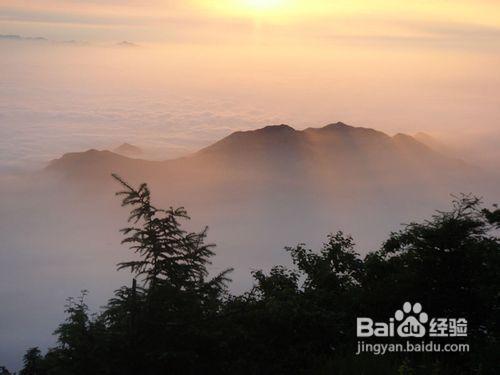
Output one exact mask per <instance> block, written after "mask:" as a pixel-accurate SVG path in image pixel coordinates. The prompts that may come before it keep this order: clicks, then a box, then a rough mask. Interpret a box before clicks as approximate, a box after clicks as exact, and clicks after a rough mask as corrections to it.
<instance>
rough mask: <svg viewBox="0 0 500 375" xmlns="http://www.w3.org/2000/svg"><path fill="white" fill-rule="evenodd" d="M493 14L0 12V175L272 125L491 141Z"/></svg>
mask: <svg viewBox="0 0 500 375" xmlns="http://www.w3.org/2000/svg"><path fill="white" fill-rule="evenodd" d="M499 15H500V3H499V2H497V1H493V0H480V1H471V0H455V1H445V0H433V1H427V0H419V1H406V2H401V1H389V0H373V1H360V0H349V1H347V0H339V1H320V0H308V1H303V0H268V1H264V0H220V1H208V0H188V1H186V0H184V1H178V0H151V1H135V0H132V1H118V0H104V1H93V0H90V1H83V0H37V1H20V0H4V1H2V2H1V4H0V53H1V56H2V59H1V60H0V74H1V75H0V99H1V100H0V136H1V137H0V139H1V140H0V172H1V171H4V172H5V171H8V172H12V171H17V170H20V169H25V168H29V167H31V168H32V169H33V168H40V167H41V166H43V165H44V163H45V162H47V161H48V160H51V159H53V158H56V157H59V156H60V155H61V154H62V153H65V152H69V151H80V150H84V149H88V148H113V147H115V146H117V145H119V144H121V143H122V142H129V143H134V144H138V145H139V146H141V147H143V148H145V149H147V150H148V151H149V156H150V157H151V158H156V159H165V158H171V157H176V156H180V155H183V154H186V153H189V152H191V151H194V150H197V149H199V148H200V147H203V146H205V145H208V144H210V143H211V142H213V141H216V140H218V139H219V138H221V137H222V136H225V135H227V134H229V133H231V132H232V131H234V130H241V129H250V128H258V127H261V126H264V125H268V124H274V123H288V124H290V125H292V126H294V127H296V128H305V127H308V126H323V125H326V124H328V123H333V122H337V121H343V122H346V123H349V124H352V125H359V126H366V127H374V128H377V129H380V130H382V131H386V132H388V133H390V134H394V133H397V132H406V133H414V132H418V131H425V132H428V133H431V134H434V135H438V136H445V137H448V138H450V139H455V140H456V139H466V140H468V141H469V143H471V145H470V147H469V148H468V149H467V150H469V149H473V146H475V145H477V144H480V143H481V142H483V141H485V142H487V141H489V142H490V143H491V140H494V142H493V143H496V141H497V140H500V136H499V135H498V123H499V120H500V105H499V103H498V102H499V98H500V95H499V94H500V85H499V83H500V74H499V73H498V66H499V63H500V43H499V42H500V17H499ZM494 149H495V147H494V146H493V145H489V146H488V150H491V153H494ZM468 152H469V151H468ZM470 152H472V151H470ZM488 152H489V151H488ZM488 155H489V153H488Z"/></svg>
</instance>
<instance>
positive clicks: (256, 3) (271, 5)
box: [242, 0, 285, 11]
mask: <svg viewBox="0 0 500 375" xmlns="http://www.w3.org/2000/svg"><path fill="white" fill-rule="evenodd" d="M284 2H285V1H284V0H242V3H243V5H244V6H246V7H248V8H250V9H254V10H257V11H266V10H271V9H276V8H278V7H280V6H283V5H284Z"/></svg>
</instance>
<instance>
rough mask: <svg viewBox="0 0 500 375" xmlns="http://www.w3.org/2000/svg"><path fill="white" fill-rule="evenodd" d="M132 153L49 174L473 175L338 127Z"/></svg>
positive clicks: (69, 162) (401, 143)
mask: <svg viewBox="0 0 500 375" xmlns="http://www.w3.org/2000/svg"><path fill="white" fill-rule="evenodd" d="M132 148H134V146H131V145H122V146H120V148H119V149H117V150H115V151H116V152H110V151H97V150H89V151H87V152H82V153H70V154H65V155H64V156H62V157H61V158H60V159H57V160H54V161H52V162H51V163H50V165H49V166H48V167H47V170H48V171H53V172H56V173H57V174H59V175H62V176H65V177H69V178H71V179H75V178H76V179H78V178H83V179H89V178H91V179H92V180H93V181H95V180H96V179H97V180H98V179H102V178H106V179H108V178H109V175H110V173H119V174H123V175H124V176H128V177H129V178H132V179H133V180H135V179H142V180H146V181H151V180H153V181H155V180H161V179H162V178H166V177H167V176H169V180H170V182H169V183H170V184H172V180H174V181H178V180H182V179H186V178H187V177H189V176H191V177H194V176H199V177H203V178H205V179H207V180H211V182H214V181H216V180H220V179H222V180H230V181H231V183H236V182H238V181H239V180H241V179H243V180H248V179H252V180H253V183H254V184H260V183H262V182H263V180H267V182H269V183H271V182H272V180H276V179H281V180H283V179H285V180H288V181H293V183H294V185H295V184H296V183H297V179H302V181H303V182H307V181H310V182H314V181H316V182H317V183H326V184H327V185H331V184H332V183H333V184H334V185H335V186H336V187H341V186H342V185H345V184H347V185H351V184H353V183H354V184H358V185H359V186H360V185H363V184H367V183H368V184H370V185H373V184H380V183H384V184H385V183H391V182H395V181H401V182H405V181H406V182H409V180H411V181H414V182H415V181H419V180H420V179H426V180H427V179H429V178H432V177H433V176H434V177H435V178H439V179H440V180H442V179H443V178H444V177H446V176H448V177H450V178H451V177H456V176H463V175H464V174H466V173H469V172H470V171H472V170H473V168H472V167H470V166H468V165H466V164H465V163H464V162H462V161H460V160H458V159H454V158H450V157H448V156H445V155H443V154H441V153H439V152H437V151H435V150H433V149H431V148H430V147H428V146H426V145H425V144H423V143H421V142H419V141H418V140H416V139H415V138H413V137H411V136H409V135H404V134H398V135H396V136H394V137H391V136H389V135H387V134H385V133H383V132H380V131H377V130H374V129H369V128H362V127H353V126H349V125H346V124H344V123H341V122H339V123H335V124H330V125H327V126H325V127H322V128H308V129H305V130H295V129H293V128H292V127H290V126H288V125H275V126H266V127H264V128H262V129H257V130H251V131H238V132H235V133H232V134H230V135H229V136H227V137H225V138H223V139H222V140H220V141H218V142H216V143H214V144H212V145H210V146H208V147H206V148H204V149H202V150H200V151H198V152H196V153H194V154H191V155H188V156H186V157H183V158H179V159H174V160H167V161H160V162H158V161H147V160H140V159H131V158H128V157H126V156H123V154H125V153H124V152H123V151H130V149H132ZM118 151H122V152H120V153H121V154H122V155H119V154H118ZM134 151H136V150H135V148H134ZM304 179H305V180H304ZM311 179H312V180H311Z"/></svg>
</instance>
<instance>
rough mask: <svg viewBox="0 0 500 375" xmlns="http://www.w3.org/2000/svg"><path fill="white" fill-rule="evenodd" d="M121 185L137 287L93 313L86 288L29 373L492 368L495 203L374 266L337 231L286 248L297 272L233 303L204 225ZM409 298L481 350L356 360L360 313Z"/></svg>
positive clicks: (467, 206) (442, 216)
mask: <svg viewBox="0 0 500 375" xmlns="http://www.w3.org/2000/svg"><path fill="white" fill-rule="evenodd" d="M115 178H116V179H117V180H118V181H119V182H120V183H121V184H122V186H123V187H124V190H123V191H121V192H119V193H118V195H120V196H121V197H122V198H123V200H122V204H123V205H124V206H129V207H130V208H131V214H130V217H129V222H130V226H129V227H127V228H125V229H123V233H124V235H125V239H124V241H123V242H124V243H125V244H127V245H129V246H130V248H131V249H132V250H133V251H134V252H135V253H136V258H135V259H134V260H131V261H127V262H124V263H120V264H119V266H118V267H119V268H120V269H128V270H130V271H131V273H132V275H133V279H132V282H131V285H130V286H123V287H122V288H120V289H119V290H117V291H116V292H115V296H114V298H112V299H111V300H110V301H109V303H108V305H107V306H106V307H105V308H104V309H103V311H102V312H101V313H100V314H98V315H95V316H92V315H89V312H88V307H87V305H86V303H85V296H86V292H83V293H82V296H81V297H80V298H78V299H76V300H73V299H70V300H69V301H68V305H67V307H66V312H67V319H66V321H65V322H64V323H63V324H61V325H60V326H59V328H58V329H57V330H56V332H55V334H56V335H57V337H58V345H57V346H56V347H55V348H52V349H50V350H49V351H48V353H47V354H46V355H45V356H43V357H42V356H41V353H40V351H39V350H38V349H36V348H34V349H30V350H29V351H28V353H27V354H26V356H25V358H24V363H25V367H24V369H23V370H22V372H21V374H104V375H105V374H146V375H147V374H164V373H165V374H167V373H168V374H212V373H213V374H226V373H227V374H332V373H334V374H494V373H495V370H496V367H495V365H496V364H497V363H496V360H497V354H498V351H499V349H500V346H499V343H498V338H499V319H498V316H500V315H499V312H500V311H499V309H500V294H499V290H500V276H499V275H500V239H499V237H498V229H499V222H500V221H499V217H500V211H499V210H498V207H496V206H495V207H493V210H489V209H486V208H484V207H483V206H482V203H481V201H480V200H479V199H477V198H475V197H473V196H461V197H459V198H457V199H456V200H455V201H454V203H453V207H452V209H451V210H450V211H449V212H437V213H436V214H435V215H434V216H433V217H431V219H430V220H428V221H425V222H423V223H411V224H409V225H406V226H405V227H404V228H403V229H402V230H401V231H399V232H395V233H392V234H391V235H390V236H389V238H388V240H387V241H386V242H385V243H384V245H383V246H382V248H381V249H380V250H378V251H375V252H372V253H369V254H368V255H367V256H366V257H365V258H364V259H362V258H361V257H360V256H359V255H358V254H357V253H356V252H355V251H354V242H353V239H352V238H351V237H350V236H346V235H344V234H343V233H341V232H338V233H336V234H333V235H330V236H328V239H327V241H326V243H325V244H324V245H323V247H322V248H321V249H320V250H319V251H317V252H316V251H313V250H311V249H309V248H307V247H306V245H304V244H299V245H297V246H295V247H288V248H286V250H287V252H288V253H289V254H290V257H291V260H292V264H293V266H291V267H285V266H275V267H273V268H272V269H271V270H270V271H269V272H264V271H256V272H254V273H253V277H254V280H255V284H254V286H253V288H252V289H251V290H249V291H248V292H246V293H244V294H241V295H237V296H234V295H230V294H229V293H228V292H227V283H228V279H227V274H228V272H229V271H230V270H226V271H224V272H222V273H220V274H219V275H216V276H215V277H213V278H210V277H209V276H210V275H209V272H208V270H207V266H208V265H209V264H210V258H211V257H212V256H213V255H214V251H213V245H207V244H205V240H206V233H207V230H206V229H204V230H202V231H201V232H198V233H190V232H186V231H185V230H184V229H182V226H181V222H182V221H183V220H186V219H188V216H187V213H186V211H185V210H184V209H183V208H178V209H174V208H169V209H167V210H163V209H158V208H156V207H155V206H154V205H153V204H152V203H151V196H150V191H149V189H148V187H147V185H145V184H143V185H141V186H140V187H139V189H134V188H133V187H131V186H130V185H128V184H127V183H126V182H124V181H123V180H121V179H120V178H119V177H117V176H115ZM407 300H408V301H419V302H421V303H422V304H423V305H424V306H425V309H426V311H427V312H428V313H429V314H432V315H434V316H457V317H462V316H464V317H467V318H468V320H469V327H470V329H469V337H468V340H469V341H468V342H469V343H470V345H471V347H472V352H471V353H470V354H469V355H464V354H449V355H447V356H443V355H439V353H437V354H436V355H432V354H427V355H425V356H423V355H419V354H418V353H416V354H414V355H410V354H407V355H404V354H387V355H385V356H379V357H376V356H371V355H367V354H364V355H360V356H356V355H355V353H356V333H355V317H357V316H371V317H373V318H374V319H383V320H386V319H387V318H388V317H389V316H391V314H394V311H395V310H396V309H398V308H400V307H401V304H402V302H404V301H407ZM34 369H36V370H34ZM34 371H35V372H34ZM44 371H45V372H44Z"/></svg>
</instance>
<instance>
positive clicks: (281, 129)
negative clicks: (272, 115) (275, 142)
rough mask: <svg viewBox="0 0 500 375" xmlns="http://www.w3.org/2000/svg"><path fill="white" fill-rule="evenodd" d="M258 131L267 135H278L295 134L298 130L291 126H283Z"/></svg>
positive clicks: (267, 127)
mask: <svg viewBox="0 0 500 375" xmlns="http://www.w3.org/2000/svg"><path fill="white" fill-rule="evenodd" d="M257 131H262V132H266V133H271V132H272V133H278V132H295V131H296V130H295V129H294V128H292V127H291V126H289V125H285V124H281V125H268V126H265V127H263V128H262V129H258V130H257Z"/></svg>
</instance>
